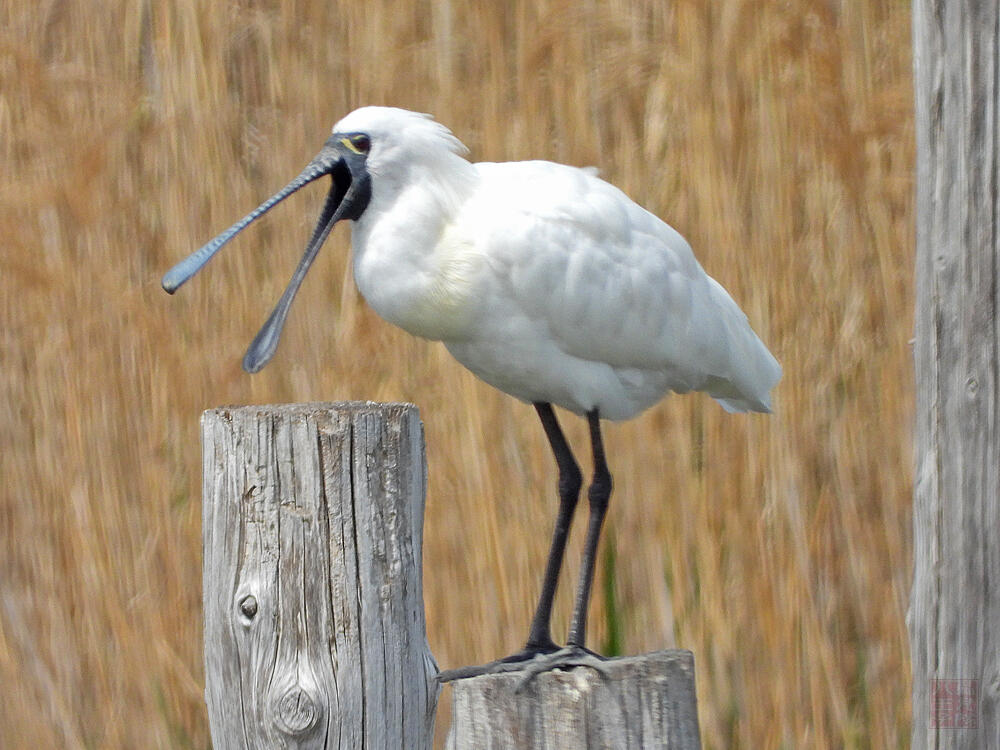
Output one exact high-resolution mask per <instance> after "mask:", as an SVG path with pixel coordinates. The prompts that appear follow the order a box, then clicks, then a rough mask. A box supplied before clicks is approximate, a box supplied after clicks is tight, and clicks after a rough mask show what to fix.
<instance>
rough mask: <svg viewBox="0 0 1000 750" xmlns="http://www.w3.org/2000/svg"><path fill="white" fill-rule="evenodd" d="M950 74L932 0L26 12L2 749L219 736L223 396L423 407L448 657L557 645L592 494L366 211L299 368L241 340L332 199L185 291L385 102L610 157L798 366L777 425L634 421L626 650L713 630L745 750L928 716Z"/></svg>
mask: <svg viewBox="0 0 1000 750" xmlns="http://www.w3.org/2000/svg"><path fill="white" fill-rule="evenodd" d="M910 86H911V82H910V44H909V6H908V4H907V3H904V2H899V1H896V0H893V1H891V2H890V1H888V0H886V1H883V2H875V1H868V2H856V3H850V2H846V0H843V1H841V2H836V1H835V2H830V3H817V2H814V0H781V1H777V0H775V1H767V2H748V1H746V0H711V1H709V0H673V1H671V2H639V1H634V2H624V1H618V2H606V3H597V2H584V3H582V4H581V3H575V2H568V1H563V0H539V1H538V2H516V3H512V4H509V5H508V4H500V3H498V4H479V3H472V2H461V1H460V0H456V1H454V2H451V1H442V2H436V3H422V2H398V1H396V2H390V1H389V0H375V1H372V2H364V3H344V4H332V3H328V2H321V1H320V0H298V1H296V2H287V3H279V2H277V0H274V1H273V2H247V1H245V0H239V1H236V2H229V3H213V2H208V1H207V0H201V1H199V2H188V3H153V2H145V3H142V2H139V3H129V2H124V1H117V2H116V1H114V0H108V1H106V2H90V3H84V2H73V1H72V0H44V1H43V2H35V1H34V0H33V1H32V2H27V0H11V2H7V3H4V4H3V5H2V6H0V241H2V248H3V252H2V255H0V291H2V302H0V305H2V308H0V309H2V314H3V326H2V331H0V357H2V369H0V394H2V400H0V410H2V411H0V425H2V428H0V448H2V459H0V461H2V464H0V468H2V486H3V490H2V494H0V498H2V499H0V534H2V545H0V575H2V580H0V584H2V588H0V683H2V685H3V700H2V701H0V744H2V745H3V746H4V747H5V748H37V747H65V748H139V747H158V748H174V747H180V748H183V747H194V748H204V747H207V746H208V735H207V725H206V716H205V710H204V705H203V703H202V679H203V678H202V666H201V609H200V592H201V586H200V574H201V568H200V566H201V555H200V505H199V503H200V499H199V495H200V453H199V431H198V416H199V413H200V412H201V410H203V409H205V408H209V407H212V406H216V405H220V404H225V403H251V402H285V401H307V400H337V399H350V398H354V399H357V398H362V399H364V398H368V399H377V400H409V401H413V402H415V403H417V404H418V405H419V406H420V408H421V411H422V415H423V418H424V421H425V424H426V431H427V439H428V458H429V463H430V472H431V473H430V488H429V500H428V512H427V520H426V539H427V541H426V551H425V559H426V566H427V567H426V573H425V577H426V604H427V612H428V619H429V630H430V633H429V635H430V640H431V645H432V648H433V649H434V651H435V653H436V655H437V657H438V660H439V662H440V663H441V665H442V666H455V665H459V664H462V663H469V662H479V661H483V660H486V659H489V658H492V657H495V656H497V655H499V654H502V653H508V652H510V651H511V650H513V649H514V648H515V647H516V646H518V645H519V643H520V641H521V639H522V638H523V636H524V631H525V628H526V625H527V622H528V619H529V615H530V612H531V607H532V604H533V601H534V597H535V596H536V594H537V586H538V576H539V573H540V570H541V564H542V562H543V560H544V554H545V549H546V545H547V541H548V540H547V536H548V529H549V528H550V527H551V523H552V519H553V514H554V498H553V490H554V467H553V465H552V461H551V458H550V456H549V453H548V449H547V447H546V445H545V443H544V439H543V437H542V434H541V429H540V427H539V425H538V424H537V420H536V419H535V416H534V414H533V411H532V410H531V409H530V408H529V407H527V406H524V405H522V404H519V403H518V402H516V401H514V400H512V399H510V398H508V397H505V396H502V395H500V394H498V393H496V392H494V391H492V390H491V389H489V388H488V387H486V386H484V385H482V384H480V383H478V382H477V381H476V380H474V379H473V378H472V376H470V375H469V374H467V373H466V372H464V371H463V370H462V369H461V368H460V367H459V366H458V365H457V364H455V363H454V362H452V361H451V360H450V359H449V357H448V356H447V354H446V353H445V352H444V350H443V348H442V347H441V346H440V345H437V344H429V343H426V342H422V341H417V340H413V339H411V338H409V337H408V336H407V335H405V334H403V333H402V332H400V331H397V330H395V329H393V328H391V327H390V326H389V325H388V324H385V323H383V322H382V321H380V320H379V319H377V318H376V316H375V315H374V314H373V313H372V312H371V311H370V310H369V309H368V308H367V307H366V306H365V304H364V302H363V300H361V299H360V298H359V296H358V294H357V292H356V290H355V289H354V286H353V282H352V281H351V278H350V274H349V272H348V271H347V269H348V261H347V238H348V234H349V233H348V232H347V230H346V228H342V229H339V230H337V231H336V232H335V236H334V238H333V241H332V242H330V243H329V245H328V247H327V248H325V249H324V252H323V253H322V258H321V260H320V261H319V262H318V263H317V267H316V268H315V269H314V270H313V273H312V276H311V278H310V279H309V281H308V282H307V283H306V285H305V289H304V290H303V294H302V295H301V298H300V299H299V301H298V303H297V305H296V307H295V308H294V310H293V313H292V316H291V320H290V324H289V326H288V330H287V331H286V336H285V340H284V341H283V345H282V348H281V349H280V351H279V354H278V356H277V358H276V359H275V361H274V362H273V363H272V364H271V365H270V366H269V367H268V368H267V369H266V370H265V371H264V372H263V373H262V374H260V375H257V376H254V377H249V376H247V375H245V374H243V373H242V372H241V371H240V369H239V360H240V357H241V355H242V352H243V349H244V347H245V345H246V344H247V343H248V342H249V340H250V338H251V337H252V336H253V334H254V333H255V331H256V329H257V327H258V325H259V324H260V323H261V322H262V321H263V320H264V318H265V317H266V315H267V313H268V312H269V310H270V307H271V305H272V304H273V303H274V301H275V300H276V299H277V296H278V295H279V294H280V291H281V288H282V287H283V285H284V283H285V281H286V279H287V277H288V275H289V274H290V272H291V269H292V267H293V265H294V263H295V262H296V261H297V259H298V256H299V253H300V252H301V249H302V247H303V244H304V242H305V240H306V238H307V236H308V233H309V231H310V229H311V223H312V222H313V220H314V219H315V216H316V215H317V212H318V209H319V202H320V200H321V194H322V193H323V190H321V189H316V190H314V191H311V192H309V194H308V195H303V196H300V197H299V198H298V199H296V200H294V201H293V202H291V203H289V204H288V205H286V206H284V207H283V208H282V209H281V210H279V211H276V212H275V213H274V214H273V215H272V216H270V217H269V218H268V219H267V220H266V221H265V222H263V223H262V224H261V225H260V226H258V227H256V228H255V229H253V230H252V231H250V232H248V233H247V234H246V235H245V236H244V237H243V238H242V239H241V240H240V241H239V242H238V243H237V244H235V245H234V246H232V247H230V248H229V249H228V251H227V252H226V253H225V254H224V257H220V258H219V259H218V260H217V261H215V262H214V263H213V264H212V267H211V268H209V269H208V270H207V272H206V273H205V274H204V275H202V276H201V277H199V278H198V280H197V281H196V282H195V283H193V284H191V285H190V287H187V288H185V289H184V290H183V292H182V293H180V294H178V295H177V297H176V298H170V297H168V296H167V295H165V294H163V293H162V291H160V289H159V286H158V279H159V276H160V274H161V273H162V272H163V271H164V270H165V269H166V268H167V267H169V266H170V265H171V264H172V263H173V262H175V261H176V260H178V259H179V258H181V257H182V256H183V255H185V254H186V253H187V252H189V251H190V250H191V249H192V248H194V247H195V246H197V245H198V244H200V243H201V242H203V241H204V240H206V239H207V238H209V237H211V236H212V235H213V234H215V233H216V232H217V231H218V230H220V229H221V228H223V227H225V226H227V225H228V224H229V223H230V222H231V221H232V220H233V219H235V218H237V217H238V216H240V215H242V213H243V212H245V211H246V210H247V209H248V208H250V207H252V206H253V205H256V203H257V202H258V201H259V200H260V199H261V198H262V197H264V196H266V195H269V194H270V193H271V192H272V191H273V190H274V189H275V188H277V187H278V186H281V185H283V184H284V183H285V181H286V180H287V179H289V178H290V177H291V176H293V175H294V174H296V173H297V172H298V170H299V168H300V167H301V166H302V165H303V164H304V163H305V162H306V161H307V160H308V159H309V158H310V157H311V156H312V155H313V153H314V152H315V151H316V150H317V149H318V147H319V145H320V144H321V143H322V141H323V140H324V138H325V135H326V132H327V130H328V128H329V126H330V125H331V123H333V122H334V121H335V120H337V119H339V117H340V116H341V115H342V114H344V113H346V112H347V111H349V110H350V109H352V108H353V107H355V106H357V105H360V104H364V103H376V104H394V105H399V106H404V107H408V108H412V109H417V110H422V111H429V112H432V113H434V114H435V115H436V116H437V117H438V118H439V119H440V120H441V121H443V122H445V123H447V124H448V125H449V126H451V127H452V129H453V130H454V131H455V133H456V134H458V135H459V136H460V137H461V138H462V139H463V140H464V141H465V142H466V143H467V144H468V145H469V146H470V147H471V148H472V151H473V155H474V157H475V158H477V159H482V160H506V159H520V158H529V157H530V158H534V157H540V158H550V159H554V160H558V161H563V162H568V163H570V164H578V165H588V164H592V165H597V166H598V167H600V168H601V170H602V172H603V174H604V176H605V177H606V178H608V179H610V180H611V181H612V182H614V183H616V184H618V185H619V186H621V187H622V188H624V189H625V190H626V191H627V192H629V193H630V194H631V195H632V196H633V197H635V198H636V199H637V200H638V201H639V202H640V203H642V204H643V205H645V206H647V207H648V208H650V209H651V210H653V211H654V212H656V213H658V214H659V215H661V216H663V217H665V218H666V219H667V220H668V221H670V222H671V223H672V224H673V225H674V226H675V227H677V228H678V229H679V230H681V232H683V233H684V234H685V235H686V236H687V237H688V238H689V240H690V241H691V243H692V245H693V246H694V247H695V249H696V252H697V253H698V255H699V257H700V259H701V261H702V263H703V265H705V267H706V269H707V270H708V271H709V273H711V274H713V275H714V276H715V277H716V278H718V279H719V280H720V281H721V282H722V283H723V284H724V285H725V286H726V287H727V288H728V289H729V290H730V291H731V292H732V293H733V295H734V297H735V298H736V299H737V300H738V301H739V302H740V304H741V305H742V306H743V307H744V309H746V310H747V312H748V313H749V315H750V318H751V320H752V321H753V322H754V324H755V327H756V328H757V330H758V331H759V332H760V333H761V334H762V336H763V338H764V340H765V341H767V342H768V343H769V345H770V346H771V348H772V349H773V351H774V352H775V353H776V354H777V356H778V358H779V359H780V360H781V361H782V363H783V365H784V367H785V379H784V381H783V383H782V384H781V386H780V388H779V390H778V392H777V413H776V414H775V415H774V416H772V417H769V418H767V417H733V416H728V415H726V414H724V413H723V412H722V410H721V409H720V408H719V407H718V406H716V405H715V404H714V403H713V402H711V401H710V400H709V399H707V398H704V397H700V396H697V397H683V398H672V399H668V400H667V401H666V402H665V403H663V404H661V405H660V406H658V407H656V408H654V409H653V410H651V411H650V412H649V413H647V414H645V415H644V416H642V417H641V418H639V419H638V420H636V421H633V422H630V423H627V424H625V425H621V426H613V427H610V428H609V429H608V435H607V439H608V443H609V444H610V445H609V455H610V456H611V458H612V462H613V466H612V469H613V471H614V472H615V476H616V480H617V494H616V495H615V496H614V498H613V505H612V511H611V514H610V527H609V529H608V533H607V535H606V545H605V547H604V553H605V554H604V558H603V559H604V561H605V562H604V563H603V564H602V568H601V575H602V577H606V574H607V573H608V572H609V571H610V570H611V569H612V568H615V569H616V573H615V577H614V586H613V587H606V588H605V589H604V590H603V591H602V592H600V594H599V596H598V599H599V601H597V602H596V606H595V608H594V611H593V614H592V623H593V625H592V630H593V633H594V636H595V638H596V641H597V642H598V643H599V644H608V643H610V644H612V645H614V643H620V644H621V647H622V648H623V649H624V650H625V651H627V652H641V651H644V650H652V649H656V648H661V647H664V646H673V645H675V644H676V645H679V646H683V647H688V648H691V649H693V650H694V652H695V654H696V658H697V665H698V690H699V700H700V711H701V723H702V728H703V736H704V743H705V747H706V748H730V747H732V748H811V747H817V748H835V747H849V748H851V747H857V748H868V747H876V748H884V747H902V746H904V745H905V744H906V743H907V737H908V722H909V708H908V700H909V664H908V657H907V642H906V631H905V625H904V614H905V609H906V603H907V596H908V592H909V586H910V527H909V524H910V510H909V500H910V490H911V479H910V477H911V461H910V422H911V412H912V405H911V402H912V396H913V392H912V391H913V389H912V385H911V367H910V349H909V346H908V339H909V338H910V336H911V320H912V316H911V309H910V308H911V300H912V294H911V287H912V284H911V276H912V271H911V268H912V265H913V263H912V249H911V248H912V245H913V231H912V224H913V216H912V201H911V192H912V181H913V169H912V157H913V153H912V151H913V146H912V140H913V138H912V124H911V88H910ZM570 421H572V422H574V424H572V426H571V430H570V432H571V439H573V440H574V441H576V443H577V445H584V444H585V443H583V442H582V441H583V440H584V439H585V434H584V432H583V430H582V429H581V425H580V424H578V423H577V422H578V420H570ZM583 455H585V453H584V454H583ZM579 529H580V525H579V524H578V525H577V531H578V532H579ZM574 541H575V542H577V544H576V545H575V546H574V547H573V548H572V550H571V555H572V557H571V558H570V571H571V572H572V573H574V574H575V571H576V561H577V557H576V555H577V554H578V552H579V544H578V541H579V540H578V539H574ZM612 550H613V552H614V555H613V560H612V556H611V555H609V554H608V553H609V552H610V551H612ZM567 589H568V587H565V586H564V590H563V591H562V592H561V594H562V595H561V597H560V600H559V613H558V626H559V628H560V629H564V628H565V625H566V619H567V611H568V608H569V601H568V600H569V596H568V590H567ZM445 698H447V694H445Z"/></svg>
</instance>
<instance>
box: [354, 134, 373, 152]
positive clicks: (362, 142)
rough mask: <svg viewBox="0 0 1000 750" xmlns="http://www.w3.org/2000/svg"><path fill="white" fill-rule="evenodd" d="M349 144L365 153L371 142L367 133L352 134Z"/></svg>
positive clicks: (369, 148)
mask: <svg viewBox="0 0 1000 750" xmlns="http://www.w3.org/2000/svg"><path fill="white" fill-rule="evenodd" d="M351 145H352V146H354V148H356V149H357V150H358V151H359V152H361V153H362V154H367V153H368V151H369V150H371V147H372V142H371V139H370V138H369V137H368V136H367V135H352V136H351Z"/></svg>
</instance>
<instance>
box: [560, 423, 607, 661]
mask: <svg viewBox="0 0 1000 750" xmlns="http://www.w3.org/2000/svg"><path fill="white" fill-rule="evenodd" d="M587 422H588V423H589V425H590V442H591V445H592V446H593V449H594V478H593V480H592V481H591V484H590V490H589V491H588V493H587V494H588V497H589V499H590V521H589V522H588V524H587V539H586V541H585V542H584V547H583V560H582V562H581V565H580V568H581V570H580V584H579V587H578V588H577V591H576V603H575V604H574V606H573V619H572V621H571V623H570V627H569V639H568V644H569V645H570V646H578V647H579V648H583V647H584V642H585V641H586V638H587V609H588V607H589V604H590V590H591V587H592V586H593V583H594V566H595V565H596V563H597V542H598V541H599V539H600V537H601V526H602V525H603V524H604V516H605V514H606V513H607V512H608V499H609V498H610V497H611V472H609V471H608V464H607V462H606V461H605V460H604V441H603V440H602V439H601V418H600V416H599V415H598V413H597V409H594V410H593V411H590V412H587Z"/></svg>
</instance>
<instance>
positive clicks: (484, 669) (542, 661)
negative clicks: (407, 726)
mask: <svg viewBox="0 0 1000 750" xmlns="http://www.w3.org/2000/svg"><path fill="white" fill-rule="evenodd" d="M605 661H606V658H605V657H603V656H601V655H600V654H597V653H594V652H593V651H591V650H590V649H588V648H584V647H583V646H565V647H563V648H556V647H555V646H552V648H546V649H544V650H539V649H533V648H526V649H524V650H523V651H520V652H518V653H516V654H512V655H510V656H506V657H504V658H503V659H497V660H496V661H491V662H489V663H488V664H479V665H476V666H471V667H459V668H458V669H448V670H445V671H444V672H441V673H440V674H438V682H452V681H453V680H464V679H466V678H467V677H479V676H480V675H484V674H503V673H506V672H522V673H523V675H524V676H523V678H522V679H521V682H520V684H518V686H517V691H518V692H520V691H521V690H523V689H524V688H525V687H527V686H528V685H529V684H530V683H531V681H532V680H534V679H535V678H536V677H537V676H538V675H540V674H544V673H545V672H551V671H552V670H554V669H561V670H567V669H573V668H575V667H589V668H590V669H593V670H594V671H596V672H597V673H598V674H599V675H600V676H601V677H602V678H606V677H607V673H606V671H605V667H604V662H605Z"/></svg>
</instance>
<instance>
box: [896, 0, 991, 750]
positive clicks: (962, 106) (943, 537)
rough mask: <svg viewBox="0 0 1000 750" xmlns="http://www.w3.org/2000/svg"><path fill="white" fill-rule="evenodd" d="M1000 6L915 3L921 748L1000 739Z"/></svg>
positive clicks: (973, 1)
mask: <svg viewBox="0 0 1000 750" xmlns="http://www.w3.org/2000/svg"><path fill="white" fill-rule="evenodd" d="M998 24H1000V5H998V2H997V0H914V4H913V41H914V58H915V89H916V129H917V311H916V346H915V352H914V354H915V360H916V363H915V364H916V379H917V421H916V440H915V448H916V486H915V491H914V553H915V564H914V584H913V597H912V600H911V606H910V614H909V626H910V639H911V650H912V656H913V747H914V748H921V749H922V748H969V749H970V750H972V749H973V748H975V749H977V750H979V749H982V748H1000V712H998V696H1000V479H998V477H1000V390H998V385H1000V384H998V369H1000V332H998V331H1000V319H998V313H1000V273H998V272H1000V241H998V240H1000V238H998V231H1000V230H998V227H1000V191H998V179H1000V175H998V162H1000V137H998V135H1000V132H998V117H1000V98H998V86H1000V80H998V70H1000V52H998Z"/></svg>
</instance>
